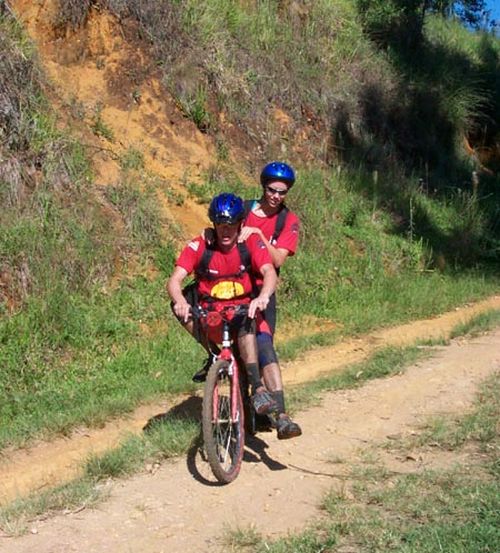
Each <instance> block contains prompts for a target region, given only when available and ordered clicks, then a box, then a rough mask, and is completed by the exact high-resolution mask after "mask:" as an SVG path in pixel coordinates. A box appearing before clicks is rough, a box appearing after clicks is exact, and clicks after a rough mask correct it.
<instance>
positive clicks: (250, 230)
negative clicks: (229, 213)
mask: <svg viewBox="0 0 500 553" xmlns="http://www.w3.org/2000/svg"><path fill="white" fill-rule="evenodd" d="M252 234H257V235H258V236H260V237H262V231H261V230H260V228H257V227H242V229H241V230H240V234H239V236H238V242H244V241H245V240H248V238H249V237H250V236H252Z"/></svg>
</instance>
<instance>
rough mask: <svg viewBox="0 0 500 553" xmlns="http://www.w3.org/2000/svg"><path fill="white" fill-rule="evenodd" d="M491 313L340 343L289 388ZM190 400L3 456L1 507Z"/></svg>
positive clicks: (299, 372)
mask: <svg viewBox="0 0 500 553" xmlns="http://www.w3.org/2000/svg"><path fill="white" fill-rule="evenodd" d="M488 309H500V296H494V297H492V298H489V299H487V300H484V301H481V302H479V303H477V304H474V305H470V306H466V307H461V308H457V309H456V310H454V311H452V312H450V313H445V314H444V315H441V316H439V317H436V318H434V319H426V320H422V321H416V322H413V323H409V324H406V325H401V326H397V327H393V328H388V329H384V330H380V331H377V332H374V333H373V334H369V335H367V336H362V337H359V338H356V339H352V340H348V341H345V342H341V343H339V344H336V345H335V346H332V347H326V348H320V349H317V350H314V351H311V352H308V353H307V355H306V356H304V357H301V358H298V359H297V360H295V361H293V362H291V363H285V364H283V374H284V380H285V384H286V385H287V386H290V385H293V384H298V383H301V382H306V381H309V380H313V379H315V378H317V377H318V376H319V375H321V374H323V373H327V372H333V371H338V370H340V369H342V368H343V367H345V366H346V365H348V364H351V363H355V362H358V361H361V360H362V359H365V358H366V357H368V356H369V355H371V354H372V353H373V352H374V351H375V350H376V349H377V348H380V347H385V346H388V345H407V344H413V343H414V342H415V341H416V340H419V339H428V338H438V337H443V338H447V337H448V336H449V333H450V331H451V329H452V328H453V327H454V326H456V325H457V324H459V323H461V322H465V321H467V320H469V319H470V318H471V317H473V316H474V315H476V314H478V313H480V312H483V311H485V310H488ZM185 399H186V397H179V398H176V399H175V400H170V401H169V402H168V404H167V402H166V401H164V402H159V403H153V404H149V405H144V406H142V407H140V408H139V409H137V410H136V411H135V412H134V413H132V414H131V415H130V416H129V417H127V418H125V419H120V420H115V421H112V422H110V423H108V424H106V425H105V426H104V427H103V428H100V429H81V430H79V431H76V432H75V433H74V434H73V435H72V436H70V437H66V438H59V439H57V440H54V441H52V442H42V443H39V444H36V445H34V446H33V447H30V448H27V449H22V450H17V451H11V452H8V451H7V452H4V454H3V456H2V457H0V504H2V503H6V502H8V501H10V500H12V499H14V498H15V497H16V496H18V495H26V494H27V493H29V492H30V491H34V490H42V489H47V488H49V487H51V486H54V485H56V484H60V483H63V482H65V481H68V480H70V479H71V478H74V477H76V476H78V474H79V473H80V472H81V466H82V463H83V461H84V460H85V459H86V458H87V457H88V456H89V455H90V454H98V453H101V452H103V451H105V450H106V449H109V448H111V447H115V446H116V445H118V443H119V441H120V439H122V438H123V436H124V435H126V434H127V433H131V432H133V433H138V432H141V429H142V428H143V427H144V426H145V424H146V423H147V421H148V420H149V419H151V418H152V417H154V416H155V415H158V414H160V413H165V412H166V411H167V410H169V409H171V408H172V407H173V406H175V405H176V404H180V403H181V402H182V401H184V400H185Z"/></svg>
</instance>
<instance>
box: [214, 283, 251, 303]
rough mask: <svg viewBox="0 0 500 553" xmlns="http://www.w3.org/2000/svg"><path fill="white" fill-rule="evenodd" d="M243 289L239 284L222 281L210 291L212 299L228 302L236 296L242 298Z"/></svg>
mask: <svg viewBox="0 0 500 553" xmlns="http://www.w3.org/2000/svg"><path fill="white" fill-rule="evenodd" d="M244 293H245V289H244V288H243V285H242V284H241V283H240V282H232V281H229V280H223V281H222V282H218V283H217V284H216V285H215V286H214V287H213V288H212V290H211V291H210V295H211V296H212V298H217V299H219V300H230V299H231V298H236V297H237V296H243V294H244Z"/></svg>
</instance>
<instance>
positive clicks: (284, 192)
mask: <svg viewBox="0 0 500 553" xmlns="http://www.w3.org/2000/svg"><path fill="white" fill-rule="evenodd" d="M266 190H267V191H268V192H269V194H279V195H280V196H286V195H287V194H288V189H286V190H278V189H276V188H273V187H272V186H266Z"/></svg>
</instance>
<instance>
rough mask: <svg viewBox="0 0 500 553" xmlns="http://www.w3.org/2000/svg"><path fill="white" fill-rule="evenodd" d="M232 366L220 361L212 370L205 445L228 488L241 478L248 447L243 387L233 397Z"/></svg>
mask: <svg viewBox="0 0 500 553" xmlns="http://www.w3.org/2000/svg"><path fill="white" fill-rule="evenodd" d="M228 366H229V363H228V362H227V361H216V362H215V363H214V364H213V365H212V366H211V367H210V370H209V371H208V374H207V380H206V382H205V392H204V396H203V412H202V426H203V441H204V444H205V451H206V454H207V459H208V463H209V465H210V468H211V469H212V472H213V473H214V476H215V477H216V478H217V480H218V481H219V482H222V483H225V484H228V483H229V482H232V481H233V480H234V479H235V478H236V476H238V473H239V471H240V468H241V461H242V459H243V449H244V444H245V430H244V415H243V402H242V400H241V393H240V389H239V386H236V387H234V388H235V390H236V393H235V394H233V391H232V386H231V384H232V377H230V376H229V375H228V373H227V369H228ZM232 402H233V405H234V408H233V409H231V403H232ZM232 412H233V413H234V417H233V416H232Z"/></svg>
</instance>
